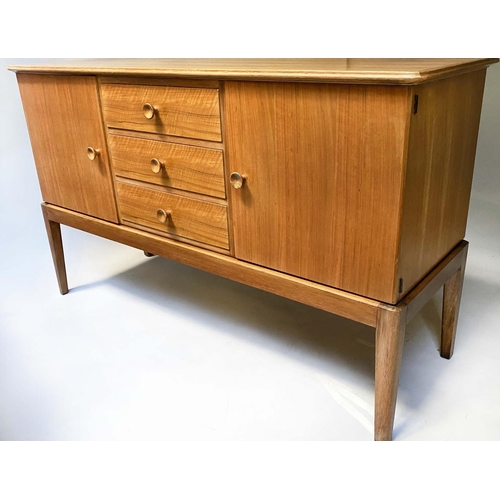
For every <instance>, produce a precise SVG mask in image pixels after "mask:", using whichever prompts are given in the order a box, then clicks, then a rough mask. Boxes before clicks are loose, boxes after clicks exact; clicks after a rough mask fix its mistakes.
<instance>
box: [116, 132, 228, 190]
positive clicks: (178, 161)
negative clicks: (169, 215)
mask: <svg viewBox="0 0 500 500" xmlns="http://www.w3.org/2000/svg"><path fill="white" fill-rule="evenodd" d="M109 147H110V154H111V159H112V165H113V170H114V173H115V174H116V175H120V176H122V177H128V178H130V179H137V180H140V181H144V182H151V183H152V184H157V185H159V186H167V187H171V188H176V189H182V190H184V191H191V192H193V193H201V194H206V195H209V196H215V197H217V198H225V197H226V191H225V188H224V164H223V160H222V151H220V150H216V149H207V148H200V147H196V146H185V145H183V144H174V143H170V142H163V141H155V140H150V139H138V138H135V137H124V136H118V135H112V134H110V136H109ZM154 160H157V161H158V162H160V165H158V163H156V164H155V161H154ZM152 161H153V164H152ZM157 170H158V172H156V171H157Z"/></svg>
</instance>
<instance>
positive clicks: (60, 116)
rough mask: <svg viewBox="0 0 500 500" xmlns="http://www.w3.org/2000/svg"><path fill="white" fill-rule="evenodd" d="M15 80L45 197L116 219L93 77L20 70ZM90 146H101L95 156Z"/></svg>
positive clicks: (89, 212)
mask: <svg viewBox="0 0 500 500" xmlns="http://www.w3.org/2000/svg"><path fill="white" fill-rule="evenodd" d="M18 81H19V90H20V92H21V98H22V102H23V107H24V113H25V115H26V123H27V125H28V130H29V134H30V139H31V145H32V148H33V156H34V158H35V164H36V168H37V172H38V179H39V181H40V188H41V191H42V196H43V199H44V200H45V201H47V202H50V203H53V204H54V205H59V206H62V207H66V208H70V209H72V210H76V211H78V212H82V213H86V214H89V215H93V216H95V217H99V218H101V219H106V220H110V221H113V222H118V215H117V211H116V202H115V195H114V189H113V184H112V178H111V172H110V168H109V162H108V155H107V150H106V140H105V136H104V128H103V125H102V120H101V113H100V109H99V95H98V91H97V81H96V78H93V77H82V76H52V75H28V74H19V75H18ZM88 147H93V148H94V149H99V150H100V155H99V156H98V157H97V158H96V159H95V160H94V161H91V160H89V158H88V157H87V148H88Z"/></svg>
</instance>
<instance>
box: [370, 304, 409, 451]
mask: <svg viewBox="0 0 500 500" xmlns="http://www.w3.org/2000/svg"><path fill="white" fill-rule="evenodd" d="M405 325H406V308H404V307H403V308H399V307H391V306H385V305H381V306H380V307H379V315H378V318H377V327H376V331H375V441H390V440H391V439H392V430H393V426H394V414H395V410H396V398H397V394H398V384H399V372H400V369H401V359H402V356H403V346H404V338H405Z"/></svg>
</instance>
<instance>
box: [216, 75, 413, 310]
mask: <svg viewBox="0 0 500 500" xmlns="http://www.w3.org/2000/svg"><path fill="white" fill-rule="evenodd" d="M409 95H410V90H409V89H408V88H407V87H384V86H363V85H329V84H294V83H251V82H226V88H225V115H226V124H227V129H226V138H227V143H226V152H227V155H228V161H229V165H230V166H231V170H233V171H238V172H239V173H241V174H242V175H244V176H246V182H245V184H244V186H243V188H242V189H240V190H234V189H231V193H230V202H231V203H230V207H231V215H232V221H233V227H234V241H235V256H236V257H237V258H239V259H242V260H246V261H249V262H252V263H255V264H259V265H262V266H266V267H269V268H272V269H276V270H279V271H282V272H285V273H289V274H292V275H295V276H300V277H302V278H306V279H309V280H312V281H316V282H319V283H324V284H327V285H330V286H334V287H336V288H340V289H343V290H347V291H349V292H353V293H357V294H359V295H363V296H366V297H371V298H374V299H377V300H382V301H386V302H393V300H394V299H395V296H396V290H395V283H396V271H397V265H396V263H397V252H398V250H399V223H400V214H401V201H402V179H403V165H404V160H405V153H406V146H407V125H408V113H409V108H410V106H409V102H410V101H409Z"/></svg>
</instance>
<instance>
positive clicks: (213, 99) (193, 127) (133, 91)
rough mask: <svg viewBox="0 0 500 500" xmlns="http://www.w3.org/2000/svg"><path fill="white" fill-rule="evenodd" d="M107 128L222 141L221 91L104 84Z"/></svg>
mask: <svg viewBox="0 0 500 500" xmlns="http://www.w3.org/2000/svg"><path fill="white" fill-rule="evenodd" d="M101 91H102V109H103V114H104V121H105V122H106V125H107V126H108V127H114V128H120V129H126V130H138V131H141V132H153V133H156V134H165V135H175V136H179V137H192V138H194V139H205V140H208V141H216V142H221V140H222V139H221V126H220V107H219V90H218V89H207V88H187V87H166V86H157V85H125V84H110V83H109V84H108V83H105V84H102V85H101Z"/></svg>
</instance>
